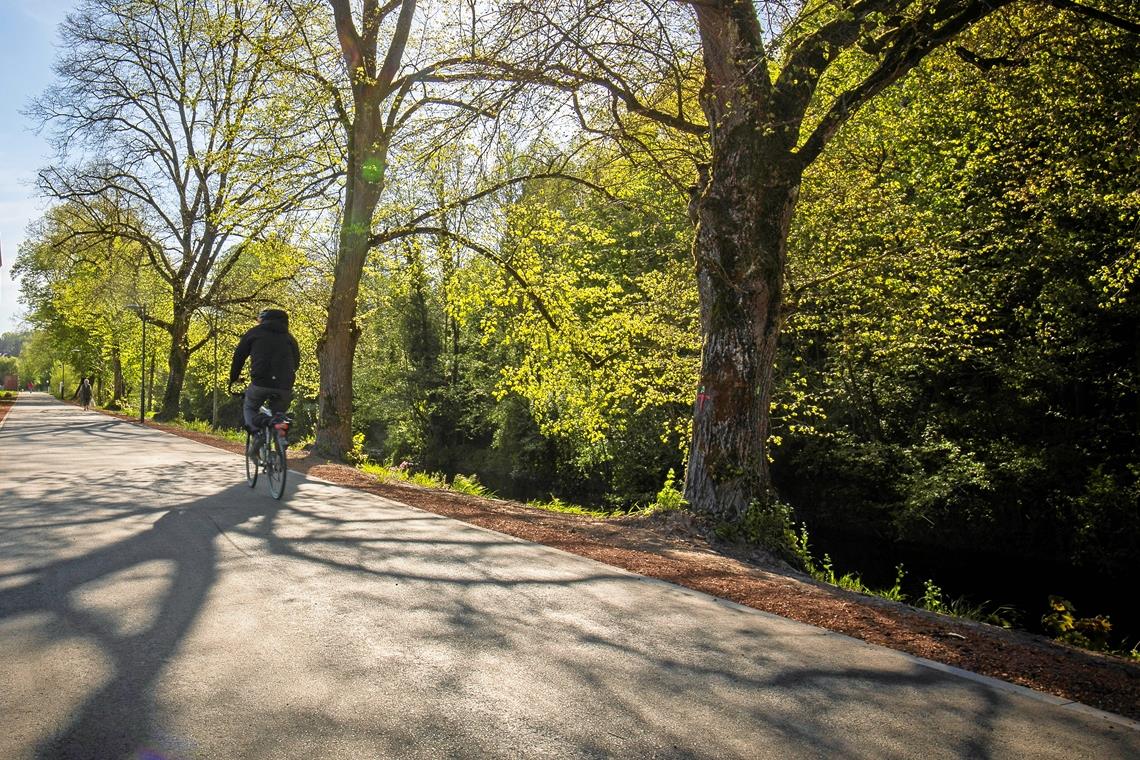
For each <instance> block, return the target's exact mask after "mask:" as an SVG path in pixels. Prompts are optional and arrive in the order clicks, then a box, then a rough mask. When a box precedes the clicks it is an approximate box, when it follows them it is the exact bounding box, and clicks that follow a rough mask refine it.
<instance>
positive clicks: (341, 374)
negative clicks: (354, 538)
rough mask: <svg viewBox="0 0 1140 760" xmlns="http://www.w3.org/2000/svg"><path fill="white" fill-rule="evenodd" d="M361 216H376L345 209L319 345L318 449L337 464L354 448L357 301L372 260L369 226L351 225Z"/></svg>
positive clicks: (358, 329)
mask: <svg viewBox="0 0 1140 760" xmlns="http://www.w3.org/2000/svg"><path fill="white" fill-rule="evenodd" d="M361 213H367V214H368V216H371V214H372V210H371V209H368V210H367V211H365V210H363V209H346V215H345V221H344V222H343V223H342V225H341V233H340V250H339V251H338V253H337V261H336V268H335V270H334V274H333V288H332V298H331V299H330V301H329V308H328V316H327V319H326V321H325V331H324V334H323V335H322V336H321V338H320V341H319V342H318V343H317V361H318V364H319V365H320V389H319V391H318V396H317V403H318V418H317V431H316V443H315V446H316V450H317V451H318V452H320V453H321V454H323V455H324V456H327V457H330V458H334V459H343V458H344V456H345V454H347V453H348V452H349V451H350V450H351V449H352V363H353V358H354V357H355V356H356V343H357V341H358V340H359V339H360V326H359V325H357V324H356V297H357V294H358V292H359V290H360V278H361V275H362V274H363V272H364V262H365V259H366V258H367V255H368V230H369V226H367V225H353V224H350V223H349V221H348V220H349V217H350V215H351V214H361Z"/></svg>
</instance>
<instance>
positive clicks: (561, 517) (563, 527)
mask: <svg viewBox="0 0 1140 760" xmlns="http://www.w3.org/2000/svg"><path fill="white" fill-rule="evenodd" d="M2 413H3V412H2V411H0V414H2ZM116 416H119V417H123V418H124V419H125V418H126V417H125V415H116ZM147 424H148V426H151V427H155V428H159V429H162V430H166V431H168V432H171V433H174V434H176V435H181V436H183V437H186V438H192V439H194V440H197V441H200V442H202V443H207V444H210V445H212V446H215V447H218V448H222V449H225V450H227V451H233V452H235V453H241V451H242V446H241V445H240V444H236V443H232V442H230V441H226V440H224V439H220V438H216V437H214V436H210V435H204V434H200V433H193V432H188V431H185V430H180V429H178V428H175V427H172V426H168V425H161V424H157V423H147ZM289 464H290V469H294V470H297V471H299V472H302V473H305V474H309V475H312V476H314V477H318V478H321V479H323V480H328V481H331V482H333V483H336V484H338V485H342V486H347V487H350V488H356V489H359V490H362V491H367V492H369V493H373V494H376V495H379V496H383V497H386V498H389V499H392V500H394V501H399V502H402V503H404V504H409V505H411V506H413V507H418V508H420V509H423V510H426V511H428V512H433V513H436V514H440V515H445V516H447V517H452V518H455V519H457V520H462V521H464V522H468V523H471V524H474V525H479V526H481V527H484V528H489V529H491V530H495V531H498V532H500V533H505V534H508V535H511V536H516V537H518V538H522V539H526V540H528V541H534V542H535V543H540V544H545V545H547V546H552V547H555V548H558V549H562V550H563V551H567V552H571V553H573V554H578V555H581V556H584V557H589V558H590V559H594V560H597V561H599V562H603V563H606V564H608V565H613V566H615V567H621V568H624V569H626V570H629V571H632V572H635V573H639V574H641V575H646V576H649V577H652V578H660V579H662V580H666V581H670V582H672V583H676V584H678V585H681V586H686V587H688V588H691V589H695V590H697V591H702V592H704V593H707V594H710V595H712V596H715V597H719V598H721V599H727V600H730V601H733V602H736V603H738V604H742V605H745V606H748V607H752V608H754V609H757V610H763V611H765V612H770V613H773V614H776V615H780V616H782V617H786V618H790V619H792V620H798V621H800V622H803V623H809V624H811V625H815V626H818V627H820V628H825V629H827V630H830V631H836V632H838V633H842V634H846V635H848V636H852V637H854V638H858V639H862V640H864V641H867V642H870V643H872V644H878V645H880V646H884V647H888V648H890V649H895V650H897V651H900V652H907V653H909V654H912V655H917V656H919V657H924V658H926V659H929V660H934V661H936V662H940V663H943V664H946V665H952V666H954V667H958V668H962V669H964V670H968V671H972V672H974V673H979V674H982V675H986V676H991V677H993V678H999V679H1001V680H1004V681H1009V682H1012V683H1015V684H1020V685H1022V686H1026V687H1028V688H1031V689H1035V690H1037V691H1042V692H1047V693H1049V694H1054V695H1056V696H1058V697H1062V698H1065V699H1070V700H1073V701H1075V702H1080V703H1082V704H1085V705H1089V706H1092V707H1096V708H1099V709H1101V710H1106V711H1108V712H1112V713H1116V714H1118V715H1122V716H1125V717H1127V718H1131V719H1133V720H1140V663H1138V662H1134V661H1129V660H1125V659H1123V658H1119V657H1113V656H1109V655H1101V654H1096V653H1093V652H1087V651H1085V650H1081V649H1076V648H1072V647H1068V646H1065V645H1061V644H1057V643H1055V642H1053V641H1051V640H1049V639H1047V638H1045V637H1042V636H1036V635H1032V634H1028V633H1023V632H1019V631H1007V630H1004V629H1001V628H997V627H995V626H990V625H985V624H981V623H973V622H971V621H965V620H961V619H957V618H950V617H946V616H943V615H937V614H934V613H930V612H926V611H924V610H918V609H916V608H914V607H910V606H908V605H905V604H900V603H897V602H889V601H886V600H883V599H878V598H876V597H868V596H863V595H861V594H854V593H850V592H847V591H843V590H841V589H838V588H835V587H832V586H829V585H826V584H820V583H817V582H815V581H813V580H811V579H810V578H807V577H806V576H803V575H801V574H799V573H797V572H795V571H794V570H792V569H790V568H788V567H787V566H786V565H784V564H783V563H780V562H778V561H776V560H772V559H771V558H767V557H764V556H762V555H759V554H757V553H756V552H752V553H750V554H746V553H745V552H742V551H740V550H739V548H738V547H732V546H726V545H724V544H722V543H720V542H718V541H716V539H713V538H710V536H711V534H710V532H709V531H707V530H706V529H704V528H703V527H702V525H701V524H700V522H699V521H698V520H697V519H696V518H694V517H693V516H691V515H689V514H688V513H683V512H673V513H666V514H664V515H657V516H654V517H649V518H637V517H627V518H620V519H610V520H599V519H595V518H590V517H582V516H578V515H568V514H562V513H556V512H546V511H543V510H538V509H533V508H530V507H527V506H525V505H523V504H519V503H516V502H510V501H504V500H498V499H484V498H478V497H473V496H467V495H464V494H458V493H454V492H448V491H439V490H434V489H425V488H420V487H417V486H414V485H410V484H397V483H382V482H380V481H378V480H377V479H376V478H375V477H373V476H371V475H368V474H367V473H364V472H361V471H360V470H356V469H354V468H352V467H349V466H346V465H343V464H336V463H332V462H329V461H327V460H323V459H320V458H318V457H316V456H315V455H313V454H298V455H294V454H291V455H290V460H289Z"/></svg>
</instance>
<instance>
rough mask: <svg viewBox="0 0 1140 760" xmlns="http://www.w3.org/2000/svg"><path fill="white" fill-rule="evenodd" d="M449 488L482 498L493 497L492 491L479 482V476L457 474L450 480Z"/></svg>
mask: <svg viewBox="0 0 1140 760" xmlns="http://www.w3.org/2000/svg"><path fill="white" fill-rule="evenodd" d="M451 490H452V491H458V492H459V493H465V494H467V495H468V496H480V497H482V498H484V499H494V498H495V494H494V492H493V491H491V490H490V489H489V488H487V487H486V486H485V485H483V484H482V483H480V482H479V478H478V477H477V476H475V475H463V474H457V475H456V476H455V477H454V478H452V480H451Z"/></svg>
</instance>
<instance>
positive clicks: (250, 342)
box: [230, 309, 301, 454]
mask: <svg viewBox="0 0 1140 760" xmlns="http://www.w3.org/2000/svg"><path fill="white" fill-rule="evenodd" d="M247 358H248V359H249V378H250V382H249V387H248V388H246V389H245V402H244V404H243V405H242V418H243V419H244V421H245V428H246V430H248V431H250V432H251V433H256V432H257V410H258V409H259V408H260V407H261V405H262V404H263V403H266V401H267V400H268V403H269V408H270V409H271V410H272V411H273V412H274V413H279V412H284V411H285V410H286V409H288V408H289V402H290V401H292V400H293V380H294V378H295V377H296V375H297V366H298V365H299V364H300V363H301V349H300V347H298V346H297V340H296V339H295V338H294V337H293V336H292V334H291V333H290V332H289V315H288V314H287V313H286V312H284V311H282V310H281V309H263V310H262V311H261V313H260V314H258V315H257V326H256V327H252V328H250V330H249V331H248V332H246V334H245V335H243V336H242V337H241V341H239V342H238V344H237V348H235V349H234V358H233V361H232V362H231V363H230V385H233V384H234V383H236V382H237V381H238V376H239V375H240V374H241V370H242V367H243V366H244V365H245V360H246V359H247ZM250 446H251V452H250V453H251V454H256V453H257V450H258V448H259V447H260V446H261V436H258V435H255V436H252V437H251V438H250Z"/></svg>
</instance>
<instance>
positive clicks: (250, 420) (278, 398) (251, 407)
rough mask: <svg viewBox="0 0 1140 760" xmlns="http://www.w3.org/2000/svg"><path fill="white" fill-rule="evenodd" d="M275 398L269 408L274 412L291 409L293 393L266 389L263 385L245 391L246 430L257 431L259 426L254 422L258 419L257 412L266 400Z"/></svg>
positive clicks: (278, 389)
mask: <svg viewBox="0 0 1140 760" xmlns="http://www.w3.org/2000/svg"><path fill="white" fill-rule="evenodd" d="M271 396H272V397H273V398H272V399H270V401H269V408H270V410H272V411H273V412H283V411H285V410H286V409H288V408H289V402H290V401H292V400H293V392H292V391H287V390H285V389H283V388H266V387H264V386H261V385H250V386H249V387H248V388H246V389H245V403H244V404H242V407H241V416H242V418H243V419H244V420H245V429H246V430H249V431H256V430H257V426H256V425H255V424H254V420H256V419H257V410H258V409H260V408H261V405H262V404H264V403H265V400H266V399H269V398H270V397H271Z"/></svg>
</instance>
